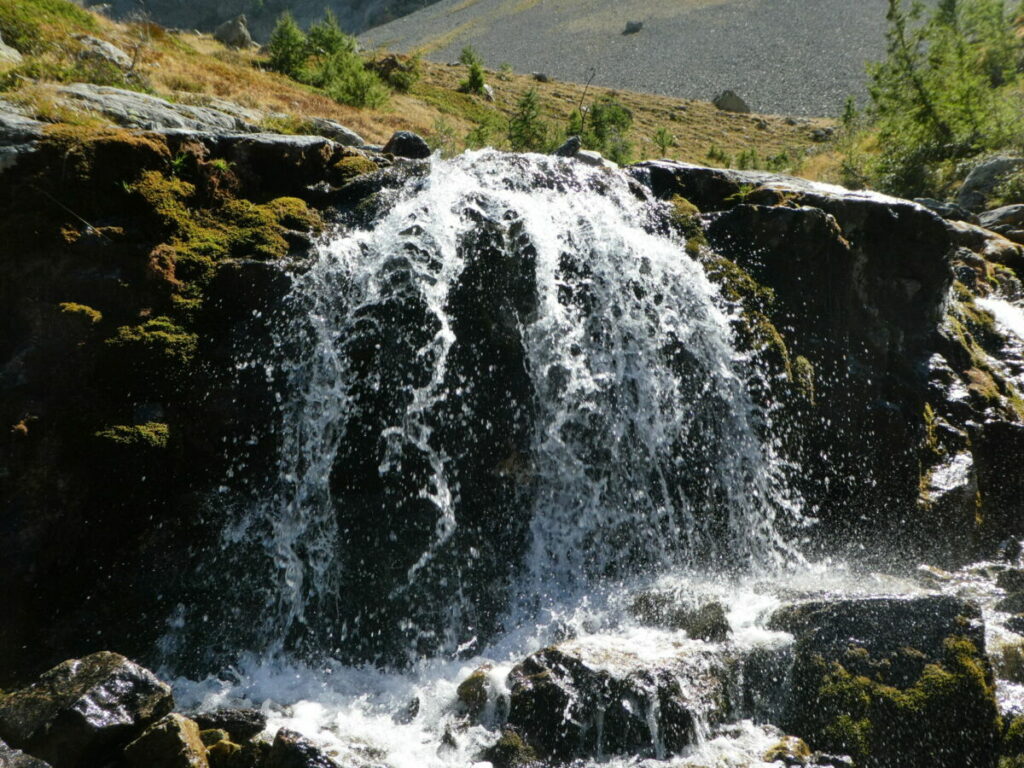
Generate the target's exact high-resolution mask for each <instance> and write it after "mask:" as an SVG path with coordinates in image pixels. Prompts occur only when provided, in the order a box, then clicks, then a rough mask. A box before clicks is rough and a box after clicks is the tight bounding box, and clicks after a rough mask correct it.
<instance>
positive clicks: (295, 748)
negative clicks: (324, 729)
mask: <svg viewBox="0 0 1024 768" xmlns="http://www.w3.org/2000/svg"><path fill="white" fill-rule="evenodd" d="M263 768H338V764H337V763H335V762H334V760H332V759H331V758H330V757H329V756H328V755H327V753H326V752H324V751H323V750H322V749H320V747H318V746H316V744H314V743H313V742H312V741H310V740H309V739H307V738H306V737H305V736H303V735H302V734H299V733H296V732H295V731H290V730H288V729H287V728H282V729H281V730H279V731H278V732H277V736H275V737H274V744H273V746H272V747H271V748H270V752H269V753H268V754H267V758H266V762H265V763H264V766H263Z"/></svg>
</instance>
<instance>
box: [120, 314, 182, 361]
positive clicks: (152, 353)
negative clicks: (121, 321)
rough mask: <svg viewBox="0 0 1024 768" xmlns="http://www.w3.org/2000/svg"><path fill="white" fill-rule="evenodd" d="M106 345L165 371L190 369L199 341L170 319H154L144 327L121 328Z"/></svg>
mask: <svg viewBox="0 0 1024 768" xmlns="http://www.w3.org/2000/svg"><path fill="white" fill-rule="evenodd" d="M106 344H107V346H108V347H110V348H112V349H117V350H121V351H124V352H126V353H128V354H129V355H130V356H132V357H134V358H136V359H137V360H139V361H144V362H149V363H151V364H153V365H155V366H156V367H158V368H161V369H162V368H164V367H165V366H173V367H179V366H185V365H188V364H189V363H190V362H191V361H192V358H193V357H194V356H195V353H196V348H197V346H198V337H197V336H196V335H195V334H194V333H188V332H187V331H186V330H184V329H183V328H181V327H180V326H178V325H176V324H175V323H174V322H173V321H172V320H171V319H170V318H167V317H155V318H153V319H152V320H147V321H146V322H145V323H143V324H141V325H125V326H121V327H120V328H118V329H117V332H116V333H115V334H114V336H113V337H112V338H109V339H107V341H106Z"/></svg>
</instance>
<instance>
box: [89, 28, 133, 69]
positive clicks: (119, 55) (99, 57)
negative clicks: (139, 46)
mask: <svg viewBox="0 0 1024 768" xmlns="http://www.w3.org/2000/svg"><path fill="white" fill-rule="evenodd" d="M75 40H77V41H78V42H79V44H81V46H82V48H81V50H80V51H79V52H78V58H79V59H81V60H83V61H98V62H106V63H107V64H113V65H114V66H115V67H117V68H118V69H123V70H129V69H131V68H132V57H131V56H129V55H128V54H127V53H125V52H124V51H122V50H121V49H120V48H118V47H117V46H116V45H114V44H113V43H108V42H107V41H106V40H100V39H99V38H98V37H93V36H92V35H75Z"/></svg>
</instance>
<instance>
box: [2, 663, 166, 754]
mask: <svg viewBox="0 0 1024 768" xmlns="http://www.w3.org/2000/svg"><path fill="white" fill-rule="evenodd" d="M173 706H174V700H173V698H172V697H171V689H170V687H169V686H167V685H166V684H165V683H162V682H160V681H159V680H158V679H157V678H156V676H155V675H154V674H153V673H152V672H150V671H149V670H148V669H145V668H143V667H140V666H139V665H138V664H135V663H134V662H131V661H129V660H128V659H126V658H125V657H124V656H121V655H120V654H117V653H111V652H109V651H100V652H99V653H94V654H92V655H90V656H86V657H84V658H82V659H70V660H68V661H65V662H63V663H62V664H59V665H57V666H56V667H54V668H53V669H51V670H49V671H48V672H46V673H44V674H43V675H42V676H41V677H40V678H39V680H37V681H36V682H35V683H33V684H32V685H31V686H29V687H28V688H23V689H21V690H18V691H14V692H13V693H9V694H7V695H5V696H3V697H0V738H2V739H3V740H4V741H6V742H7V743H8V744H10V745H11V746H13V747H16V748H17V749H21V750H23V751H25V752H28V753H30V754H32V755H33V756H35V757H38V758H40V759H42V760H45V761H46V762H48V763H50V764H51V765H53V766H54V767H55V768H77V767H78V766H83V765H86V764H90V763H92V762H99V761H102V759H103V758H104V757H105V756H107V755H110V754H112V753H114V752H116V751H117V749H119V748H120V747H121V746H122V745H124V744H125V743H126V742H128V741H130V740H131V739H133V738H135V737H136V736H137V735H138V734H139V733H140V732H141V731H142V730H143V729H144V728H145V727H146V726H147V725H149V724H150V723H152V722H154V721H155V720H157V719H159V718H160V717H162V716H163V715H165V714H167V713H168V712H170V710H171V709H172V707H173Z"/></svg>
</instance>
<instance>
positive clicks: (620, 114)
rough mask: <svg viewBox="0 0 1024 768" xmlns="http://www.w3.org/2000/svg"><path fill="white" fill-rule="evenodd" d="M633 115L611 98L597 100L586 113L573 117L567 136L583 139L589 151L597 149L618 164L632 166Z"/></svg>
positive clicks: (570, 120)
mask: <svg viewBox="0 0 1024 768" xmlns="http://www.w3.org/2000/svg"><path fill="white" fill-rule="evenodd" d="M632 125H633V113H632V112H631V111H630V110H629V109H627V108H626V107H625V106H624V105H623V104H622V103H621V102H619V101H618V100H616V99H614V98H612V97H611V96H609V95H605V96H602V97H601V98H599V99H597V100H596V101H595V102H594V103H593V104H591V105H590V108H589V109H588V110H587V111H586V112H583V111H581V110H575V111H574V112H573V113H572V114H571V115H570V116H569V126H568V129H567V133H568V134H569V135H570V136H579V137H580V140H581V141H582V143H583V147H584V148H585V149H593V150H595V151H597V152H600V153H601V154H602V155H604V156H606V157H607V158H608V159H609V160H612V161H614V162H616V163H622V164H625V163H628V162H630V161H631V160H632V157H633V142H632V141H630V139H629V129H630V128H631V127H632Z"/></svg>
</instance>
